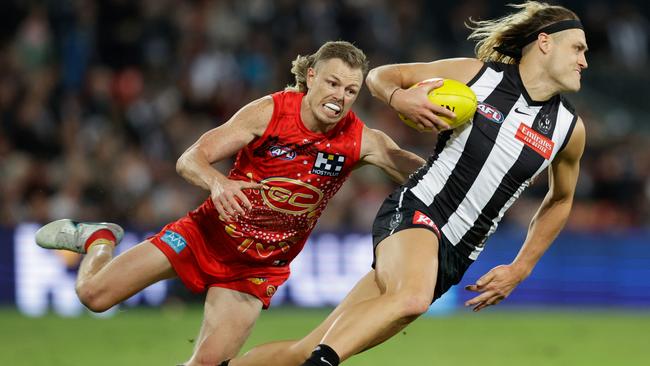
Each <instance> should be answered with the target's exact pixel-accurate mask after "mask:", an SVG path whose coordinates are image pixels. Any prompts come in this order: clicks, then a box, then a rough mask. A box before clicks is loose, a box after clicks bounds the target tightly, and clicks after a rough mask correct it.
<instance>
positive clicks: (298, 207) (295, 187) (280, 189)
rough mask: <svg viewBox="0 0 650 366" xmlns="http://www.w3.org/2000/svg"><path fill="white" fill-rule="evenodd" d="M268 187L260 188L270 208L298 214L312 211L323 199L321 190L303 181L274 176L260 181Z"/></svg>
mask: <svg viewBox="0 0 650 366" xmlns="http://www.w3.org/2000/svg"><path fill="white" fill-rule="evenodd" d="M260 183H261V184H263V185H266V186H268V187H269V189H262V190H261V194H262V199H263V200H264V203H265V204H266V205H267V206H268V207H270V208H271V209H272V210H275V211H279V212H283V213H287V214H291V215H300V214H303V213H306V212H312V211H314V210H315V209H316V208H317V207H318V205H319V204H320V202H321V201H322V200H323V196H324V194H323V192H322V191H321V190H320V189H318V188H316V187H314V186H312V185H311V184H308V183H305V182H303V181H299V180H295V179H290V178H284V177H274V178H267V179H264V180H262V181H261V182H260Z"/></svg>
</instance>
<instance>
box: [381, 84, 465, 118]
mask: <svg viewBox="0 0 650 366" xmlns="http://www.w3.org/2000/svg"><path fill="white" fill-rule="evenodd" d="M442 84H443V81H442V79H438V80H435V81H431V82H425V83H421V84H420V85H419V86H416V87H413V88H409V89H398V90H397V91H395V93H394V94H393V98H392V99H391V103H390V105H391V106H392V107H393V108H394V109H395V110H396V111H397V112H399V113H401V114H402V115H404V116H405V117H407V118H408V119H410V120H411V121H413V122H415V123H416V124H417V125H418V126H419V127H420V129H421V130H422V131H424V130H431V129H432V128H433V129H436V130H438V131H445V130H448V129H449V125H448V124H447V123H445V122H444V121H443V120H441V119H440V117H438V116H439V115H443V116H446V117H449V118H452V119H453V118H456V115H455V114H454V112H452V111H450V110H448V109H447V108H444V107H442V106H439V105H437V104H434V103H431V101H430V100H429V98H428V94H429V91H430V90H431V89H435V88H439V87H441V86H442Z"/></svg>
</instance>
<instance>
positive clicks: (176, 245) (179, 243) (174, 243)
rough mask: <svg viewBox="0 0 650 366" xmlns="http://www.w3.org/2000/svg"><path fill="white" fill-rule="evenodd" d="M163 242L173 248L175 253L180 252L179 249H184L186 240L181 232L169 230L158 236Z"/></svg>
mask: <svg viewBox="0 0 650 366" xmlns="http://www.w3.org/2000/svg"><path fill="white" fill-rule="evenodd" d="M160 240H162V241H163V242H165V243H166V244H167V245H169V247H170V248H172V249H174V251H175V252H176V253H180V252H181V250H183V249H185V247H186V246H187V242H186V241H185V238H183V237H182V236H181V234H179V233H176V232H173V231H171V230H167V231H165V234H163V236H162V237H161V238H160Z"/></svg>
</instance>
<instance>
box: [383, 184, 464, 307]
mask: <svg viewBox="0 0 650 366" xmlns="http://www.w3.org/2000/svg"><path fill="white" fill-rule="evenodd" d="M431 217H434V215H432V214H431V212H430V208H429V207H427V206H426V205H425V204H424V203H422V201H420V199H418V198H417V197H415V195H413V193H411V191H410V190H408V189H407V188H405V187H400V188H399V189H397V190H395V191H394V192H393V193H392V194H391V195H390V196H388V198H386V200H385V201H384V203H383V204H382V205H381V207H380V208H379V212H378V213H377V216H376V217H375V221H374V223H373V225H372V241H373V261H372V268H375V263H376V260H377V258H376V255H377V246H378V245H380V244H381V242H382V241H383V240H384V239H386V238H387V237H389V236H391V235H393V234H395V233H398V232H400V231H402V230H406V229H414V228H424V229H428V230H431V232H433V233H434V234H435V235H436V236H437V237H438V242H439V246H438V278H437V279H436V288H435V291H434V296H433V301H435V300H436V299H438V298H439V297H440V296H442V294H444V293H445V292H447V291H448V290H449V289H450V288H451V286H453V285H456V284H457V283H459V282H460V280H461V279H462V278H463V275H464V274H465V271H467V268H469V266H470V265H471V264H472V263H473V262H474V261H472V260H471V259H469V258H467V257H466V256H464V255H462V254H461V253H460V252H459V251H458V250H456V248H454V246H453V245H451V243H449V241H448V240H447V239H446V238H445V236H444V235H441V233H440V230H439V229H438V226H437V225H436V223H435V222H433V220H432V219H431ZM404 245H408V243H404Z"/></svg>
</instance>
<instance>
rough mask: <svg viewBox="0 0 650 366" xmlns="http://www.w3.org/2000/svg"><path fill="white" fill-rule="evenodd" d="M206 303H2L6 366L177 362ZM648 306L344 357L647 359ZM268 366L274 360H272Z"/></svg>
mask: <svg viewBox="0 0 650 366" xmlns="http://www.w3.org/2000/svg"><path fill="white" fill-rule="evenodd" d="M326 314H327V310H303V309H293V308H278V309H272V310H269V311H266V312H264V313H263V314H262V317H261V318H260V320H259V321H258V323H257V326H256V328H255V330H254V332H253V334H252V336H251V338H250V340H249V342H248V343H247V344H246V346H245V347H244V350H247V349H249V348H250V347H252V346H253V345H254V344H257V343H261V342H266V341H269V340H278V339H290V338H295V337H296V336H300V335H302V334H305V333H306V332H307V331H308V330H309V329H311V328H312V327H313V326H314V325H316V324H317V323H318V322H319V321H320V320H322V319H323V318H324V317H325V315H326ZM200 322H201V309H200V308H199V307H190V308H186V309H174V310H166V309H136V310H133V309H131V310H126V311H122V312H120V313H119V314H117V315H115V316H113V317H111V318H106V319H100V318H95V317H92V316H90V315H88V316H83V317H80V318H61V317H57V316H47V317H44V318H25V317H23V316H21V315H19V314H18V313H17V312H16V311H15V310H13V309H0V328H1V331H0V364H1V365H12V366H16V365H19V366H22V365H26V366H27V365H29V366H32V365H48V366H59V365H60V366H77V365H79V366H81V365H83V366H88V365H92V366H103V365H105V366H114V365H175V364H176V363H177V362H182V361H184V360H186V358H187V357H188V356H189V354H190V353H191V350H192V343H191V339H193V338H194V337H195V336H196V334H197V332H198V328H199V324H200ZM649 360H650V313H648V312H637V313H625V312H607V311H580V312H578V311H562V312H559V311H553V312H533V311H514V310H512V309H504V308H502V309H501V310H493V309H489V310H488V311H486V312H483V313H478V314H473V313H471V312H470V311H461V312H459V313H458V314H456V315H453V316H448V317H426V318H421V319H418V320H417V321H416V322H415V323H413V324H412V325H411V326H410V327H408V328H407V329H406V330H405V332H403V333H401V334H399V335H398V336H396V337H394V338H393V339H391V340H390V341H388V342H387V343H385V344H383V345H381V346H379V347H378V348H375V349H372V350H370V351H368V352H365V353H363V354H361V355H358V356H356V357H354V358H352V359H351V360H350V361H348V362H347V363H346V365H350V366H354V365H357V366H361V365H455V366H462V365H481V366H490V365H499V366H504V365H517V366H519V365H522V366H535V365H544V366H546V365H549V366H562V365H567V366H569V365H570V366H579V365H585V366H587V365H588V366H595V365H625V366H633V365H639V366H640V365H648V364H649V362H650V361H649ZM269 365H272V363H271V362H270V363H269Z"/></svg>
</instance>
